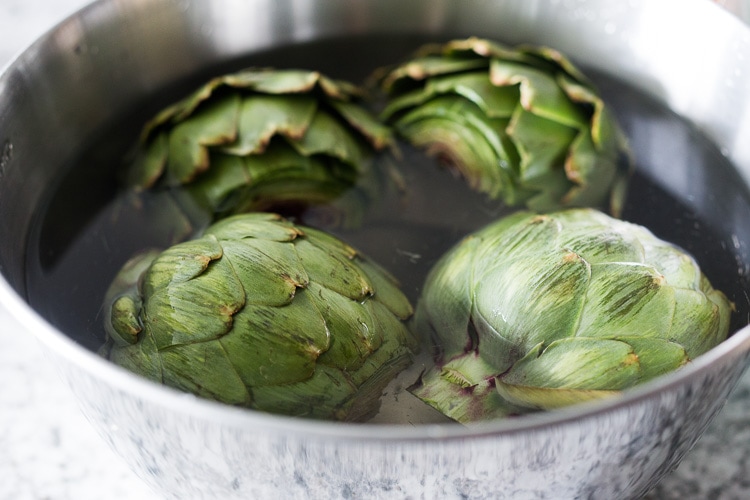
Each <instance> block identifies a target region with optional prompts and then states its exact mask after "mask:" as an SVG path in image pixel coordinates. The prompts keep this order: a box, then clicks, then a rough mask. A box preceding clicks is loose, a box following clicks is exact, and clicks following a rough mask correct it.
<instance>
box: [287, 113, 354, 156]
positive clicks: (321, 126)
mask: <svg viewBox="0 0 750 500" xmlns="http://www.w3.org/2000/svg"><path fill="white" fill-rule="evenodd" d="M289 142H290V144H292V146H294V148H295V149H296V150H297V151H298V152H299V154H301V155H303V156H313V155H317V154H326V155H328V156H331V157H333V158H337V159H338V160H340V161H342V162H344V163H346V164H349V165H351V166H352V168H354V169H355V170H361V169H362V164H363V162H364V158H365V156H366V155H367V153H366V150H365V147H364V145H363V143H362V142H360V141H358V140H357V139H356V138H355V137H354V136H352V134H351V132H350V130H348V129H347V128H346V127H344V126H343V125H342V124H341V122H339V121H338V120H336V119H335V118H333V117H332V116H331V115H330V114H328V113H326V112H323V111H320V112H318V113H316V114H315V117H314V118H313V120H312V122H311V123H310V127H309V128H308V130H307V131H306V133H305V134H304V135H303V136H302V137H289Z"/></svg>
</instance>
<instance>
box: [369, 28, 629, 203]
mask: <svg viewBox="0 0 750 500" xmlns="http://www.w3.org/2000/svg"><path fill="white" fill-rule="evenodd" d="M381 73H382V72H381ZM376 78H377V79H378V80H379V82H380V86H381V88H382V89H383V90H384V91H385V93H386V96H387V102H386V106H385V109H384V110H383V112H382V115H381V117H382V119H383V120H385V121H386V123H388V124H390V125H392V126H393V127H394V129H395V130H396V132H397V133H398V134H400V135H401V136H402V137H404V138H405V139H406V140H407V141H408V142H410V143H412V144H413V145H414V146H416V147H418V148H420V149H424V150H426V151H427V152H428V153H429V154H432V155H435V156H437V157H438V158H439V159H441V160H444V161H445V162H446V163H447V164H448V166H449V167H451V168H452V169H454V170H455V171H456V172H457V173H458V174H460V176H462V177H463V178H464V179H465V180H466V181H467V182H468V183H469V185H470V186H471V187H472V188H473V189H475V190H477V191H479V192H482V193H485V194H487V195H488V196H489V197H490V198H492V199H500V200H502V201H503V202H504V203H506V204H508V205H511V206H520V205H524V204H525V205H526V206H527V207H528V208H530V209H532V210H541V211H547V210H554V209H560V208H566V207H575V206H586V207H601V208H605V207H607V208H608V209H609V210H611V211H612V213H614V214H615V215H617V214H618V213H619V210H620V208H621V205H622V202H623V197H624V193H625V185H626V180H627V177H628V173H629V170H630V161H629V159H628V155H627V147H626V144H625V140H624V136H623V134H622V133H621V131H620V129H619V127H618V125H617V123H616V121H615V118H614V116H613V115H612V113H611V111H610V109H609V108H608V107H607V106H605V104H604V102H603V101H602V99H601V97H600V96H599V95H598V94H597V91H596V89H595V88H594V87H593V85H592V84H591V83H590V82H589V81H588V80H587V78H586V77H585V76H584V75H583V74H582V73H581V72H580V71H579V70H578V69H576V68H575V67H574V66H573V65H572V64H571V63H570V62H569V61H568V60H567V59H566V58H565V57H564V56H562V55H561V54H560V53H559V52H557V51H555V50H553V49H550V48H546V47H520V48H516V49H511V48H507V47H504V46H502V45H500V44H498V43H495V42H492V41H489V40H485V39H479V38H468V39H463V40H454V41H451V42H448V43H446V44H443V45H427V46H425V47H423V48H422V49H421V50H419V51H417V53H416V54H415V55H414V57H413V58H412V59H411V60H408V61H407V62H405V63H403V64H401V65H400V66H397V67H395V68H393V69H390V70H389V71H388V72H387V73H386V74H385V75H381V74H377V75H376Z"/></svg>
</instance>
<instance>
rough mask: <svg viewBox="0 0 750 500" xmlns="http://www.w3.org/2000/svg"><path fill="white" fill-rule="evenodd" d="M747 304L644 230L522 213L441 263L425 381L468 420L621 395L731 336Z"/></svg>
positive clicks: (423, 303)
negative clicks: (735, 315) (432, 359)
mask: <svg viewBox="0 0 750 500" xmlns="http://www.w3.org/2000/svg"><path fill="white" fill-rule="evenodd" d="M733 307H734V306H733V304H732V303H731V302H730V301H729V300H728V299H727V297H726V296H725V295H724V294H723V293H722V292H720V291H718V290H715V289H713V288H712V287H711V284H710V283H709V281H708V279H707V278H706V276H704V275H703V274H702V273H701V270H700V269H699V267H698V264H697V263H696V262H695V260H694V259H693V258H692V257H691V256H690V255H688V254H687V253H685V252H684V251H682V250H681V249H679V248H677V247H675V246H674V245H671V244H669V243H666V242H664V241H662V240H660V239H658V238H657V237H655V236H654V235H653V234H652V233H651V232H649V231H648V230H647V229H646V228H644V227H641V226H638V225H635V224H632V223H628V222H624V221H620V220H617V219H614V218H611V217H609V216H608V215H605V214H604V213H602V212H599V211H597V210H593V209H568V210H563V211H559V212H555V213H549V214H546V215H537V214H535V213H530V212H523V211H522V212H518V213H516V214H513V215H511V216H508V217H506V218H504V219H501V220H499V221H498V222H496V223H493V224H490V225H489V226H487V227H486V228H484V229H482V230H480V231H478V232H476V233H474V234H472V235H470V236H468V237H466V238H465V239H464V240H463V241H461V242H460V243H459V244H457V245H456V246H455V247H454V248H453V249H451V250H450V251H449V252H448V253H447V254H446V255H445V256H444V257H443V258H442V259H441V260H440V261H439V262H438V263H437V264H436V265H435V267H434V268H433V269H432V271H431V272H430V274H429V276H428V278H427V281H426V283H425V287H424V290H423V294H422V297H421V298H420V300H419V303H418V305H417V310H416V313H415V324H416V329H417V331H418V332H419V333H420V334H421V335H424V336H425V337H426V338H429V341H430V343H431V344H432V346H433V352H435V355H436V367H435V368H434V369H432V370H430V371H429V372H428V373H426V374H425V375H424V376H423V377H422V379H421V380H420V381H419V382H418V383H417V384H415V386H414V387H413V388H412V389H411V390H412V392H413V393H414V394H416V395H417V396H418V397H420V398H421V399H423V400H424V401H425V402H427V403H428V404H430V405H432V406H434V407H435V408H437V409H439V410H440V411H442V412H443V413H444V414H446V415H447V416H449V417H451V418H453V419H454V420H457V421H459V422H471V421H476V420H482V419H486V418H492V417H499V416H507V415H509V414H518V413H524V412H528V411H533V410H540V409H542V410H544V409H552V408H557V407H560V406H565V405H569V404H572V403H576V402H582V401H586V400H590V399H596V398H601V397H605V396H609V395H613V394H617V393H619V392H620V391H622V390H624V389H627V388H630V387H632V386H634V385H636V384H639V383H641V382H644V381H647V380H649V379H652V378H654V377H656V376H658V375H661V374H664V373H666V372H669V371H671V370H675V369H677V368H679V367H681V366H683V365H684V364H685V363H688V362H690V360H692V359H694V358H695V357H696V356H699V355H701V354H702V353H704V352H706V351H707V350H709V349H711V348H712V347H714V346H715V345H717V344H718V343H720V342H721V341H723V340H724V339H725V338H726V336H727V333H728V329H729V321H730V316H731V312H732V310H733Z"/></svg>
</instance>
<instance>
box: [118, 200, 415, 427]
mask: <svg viewBox="0 0 750 500" xmlns="http://www.w3.org/2000/svg"><path fill="white" fill-rule="evenodd" d="M104 310H105V311H106V316H105V329H106V332H107V335H108V341H107V344H106V345H105V346H104V348H103V354H104V355H106V356H107V357H108V358H109V359H110V360H112V361H113V362H115V363H116V364H118V365H120V366H123V367H125V368H127V369H130V370H131V371H134V372H136V373H138V374H141V375H143V376H145V377H147V378H150V379H152V380H155V381H157V382H160V383H163V384H166V385H168V386H171V387H174V388H177V389H181V390H184V391H187V392H191V393H193V394H196V395H198V396H202V397H205V398H209V399H213V400H217V401H221V402H223V403H227V404H230V405H238V406H243V407H248V408H253V409H257V410H262V411H266V412H273V413H280V414H286V415H293V416H306V417H311V418H320V419H337V420H347V421H361V420H365V419H367V418H369V417H371V416H373V414H374V413H376V412H377V410H378V408H379V398H380V396H381V392H382V390H383V388H384V387H385V386H386V385H387V384H388V382H389V381H390V380H391V379H392V378H393V377H394V376H395V375H396V374H397V373H398V372H399V371H400V370H402V369H403V368H405V367H406V366H408V364H409V363H410V362H411V359H412V354H413V353H414V352H415V351H416V350H417V349H418V343H417V341H416V338H415V337H414V336H413V334H412V333H411V332H410V330H409V329H408V328H407V326H406V321H407V320H408V318H409V317H410V316H411V315H412V312H413V311H412V306H411V304H410V302H409V300H408V299H407V298H406V297H405V296H404V295H403V293H402V292H401V291H400V289H399V288H398V285H397V283H396V281H395V280H394V278H393V277H391V275H390V274H388V273H387V272H386V271H385V270H383V269H382V268H380V267H379V266H377V265H376V264H375V263H373V262H371V261H369V260H368V259H366V258H365V257H363V256H362V255H361V254H359V253H358V252H357V251H356V250H355V249H353V248H352V247H350V246H349V245H347V244H346V243H344V242H342V241H341V240H339V239H337V238H335V237H333V236H331V235H329V234H327V233H324V232H321V231H319V230H316V229H313V228H309V227H301V226H298V225H294V224H292V223H291V222H288V221H287V220H286V219H283V218H281V217H280V216H278V215H276V214H269V213H252V214H241V215H235V216H232V217H229V218H226V219H223V220H222V221H219V222H217V223H215V224H213V225H212V226H210V227H209V228H208V229H207V230H206V231H205V233H204V234H203V235H202V236H201V237H200V238H197V239H194V240H190V241H186V242H182V243H178V244H177V245H174V246H172V247H170V248H168V249H166V250H164V251H152V252H144V253H143V254H142V255H140V256H138V257H135V258H134V259H132V260H131V261H130V262H129V263H127V264H126V265H125V266H124V267H123V268H122V271H121V272H120V274H119V275H118V276H117V278H116V279H115V280H114V281H113V283H112V285H111V287H110V289H109V291H108V293H107V297H106V300H105V304H104Z"/></svg>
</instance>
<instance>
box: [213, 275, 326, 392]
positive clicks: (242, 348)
mask: <svg viewBox="0 0 750 500" xmlns="http://www.w3.org/2000/svg"><path fill="white" fill-rule="evenodd" d="M220 342H221V344H222V346H223V347H224V349H225V351H226V352H227V356H228V358H229V359H230V361H231V362H232V364H233V366H234V367H235V369H236V371H237V373H238V374H239V376H240V378H241V379H242V381H243V383H244V384H245V385H247V386H248V387H261V386H266V385H279V384H291V383H296V382H300V381H303V380H307V379H308V378H310V377H312V375H313V373H314V371H315V365H316V363H317V362H318V358H319V357H320V355H321V354H322V353H324V352H326V351H327V350H328V349H329V348H330V346H331V337H330V332H329V330H328V328H327V326H326V322H325V320H324V319H323V316H322V314H321V312H320V310H319V309H318V308H317V307H316V306H315V304H314V303H313V302H311V299H310V292H308V291H307V290H300V291H299V293H298V294H297V296H296V297H295V300H294V301H293V302H291V303H290V304H288V305H286V306H284V307H272V306H265V305H252V304H251V305H248V306H246V307H245V308H244V309H243V310H242V311H240V312H239V313H238V314H237V315H236V316H235V325H234V328H233V329H232V332H230V333H229V334H228V335H225V336H224V337H222V338H221V339H220Z"/></svg>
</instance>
